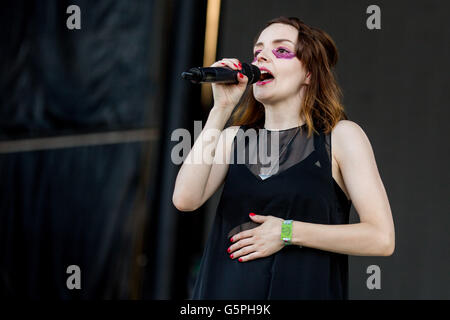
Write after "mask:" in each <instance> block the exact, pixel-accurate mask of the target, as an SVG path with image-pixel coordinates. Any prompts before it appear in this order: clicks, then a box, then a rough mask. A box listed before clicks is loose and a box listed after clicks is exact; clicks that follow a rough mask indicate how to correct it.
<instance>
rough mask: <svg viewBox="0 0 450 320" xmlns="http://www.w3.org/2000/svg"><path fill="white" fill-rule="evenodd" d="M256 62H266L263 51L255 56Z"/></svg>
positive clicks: (266, 57)
mask: <svg viewBox="0 0 450 320" xmlns="http://www.w3.org/2000/svg"><path fill="white" fill-rule="evenodd" d="M256 60H257V61H268V60H269V59H268V55H266V51H265V50H261V51H260V52H259V53H258V55H257V59H256Z"/></svg>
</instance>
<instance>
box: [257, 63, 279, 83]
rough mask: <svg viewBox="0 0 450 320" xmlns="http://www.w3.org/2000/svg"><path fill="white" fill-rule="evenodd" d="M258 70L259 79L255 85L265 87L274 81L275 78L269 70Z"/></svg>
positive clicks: (261, 68)
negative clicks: (259, 73) (259, 72)
mask: <svg viewBox="0 0 450 320" xmlns="http://www.w3.org/2000/svg"><path fill="white" fill-rule="evenodd" d="M259 70H261V77H260V79H259V81H258V82H257V83H256V84H257V85H265V84H266V83H269V82H272V81H273V80H274V78H275V77H274V75H273V73H272V72H271V71H270V70H269V69H267V68H266V67H260V68H259Z"/></svg>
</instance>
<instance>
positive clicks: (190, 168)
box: [173, 108, 231, 207]
mask: <svg viewBox="0 0 450 320" xmlns="http://www.w3.org/2000/svg"><path fill="white" fill-rule="evenodd" d="M230 112H231V111H229V110H224V109H222V108H212V109H211V111H210V113H209V116H208V119H207V121H206V123H205V127H204V128H203V130H202V132H201V133H200V134H199V136H198V137H197V139H196V140H195V142H194V145H193V147H192V148H191V150H190V152H189V154H188V155H187V157H186V159H185V160H184V162H183V164H182V166H181V168H180V170H179V172H178V175H177V178H176V181H175V188H174V195H173V199H174V200H175V201H174V202H176V203H177V204H178V206H180V207H192V206H194V205H195V204H197V203H198V202H199V201H200V200H201V196H202V194H203V192H204V189H205V186H206V183H207V180H208V177H209V174H210V171H211V167H212V163H213V160H214V154H215V149H216V147H217V143H218V140H219V137H220V133H221V132H222V130H223V128H224V126H225V124H226V122H227V120H228V118H229V117H230Z"/></svg>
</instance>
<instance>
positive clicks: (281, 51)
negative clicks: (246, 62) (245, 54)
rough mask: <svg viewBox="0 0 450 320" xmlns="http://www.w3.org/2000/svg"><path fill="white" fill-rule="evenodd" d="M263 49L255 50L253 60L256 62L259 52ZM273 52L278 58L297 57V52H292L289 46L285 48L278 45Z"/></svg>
mask: <svg viewBox="0 0 450 320" xmlns="http://www.w3.org/2000/svg"><path fill="white" fill-rule="evenodd" d="M260 52H261V50H256V51H255V54H254V55H255V57H254V59H253V61H252V62H255V61H256V59H257V57H258V53H260ZM272 53H273V54H274V56H275V57H277V58H278V59H293V58H295V56H296V54H295V53H293V52H291V51H290V50H289V49H287V48H283V47H278V48H276V49H273V50H272Z"/></svg>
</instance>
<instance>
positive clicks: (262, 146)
mask: <svg viewBox="0 0 450 320" xmlns="http://www.w3.org/2000/svg"><path fill="white" fill-rule="evenodd" d="M250 130H255V131H256V137H257V139H256V140H255V139H250V138H247V139H244V143H245V144H243V143H242V142H243V141H242V140H241V143H240V145H241V146H242V145H244V146H245V150H238V151H237V152H238V153H239V151H241V152H244V153H243V154H245V160H243V162H245V165H246V166H247V167H248V168H249V170H250V171H251V172H252V173H253V174H254V175H255V176H256V177H257V178H259V179H261V180H264V179H267V178H269V177H270V176H274V175H277V174H280V173H281V172H283V171H285V170H287V169H288V168H290V167H292V166H294V165H296V164H298V163H299V162H301V161H303V160H304V159H306V158H307V157H308V156H309V155H310V154H311V153H312V152H313V151H314V136H311V137H308V136H307V135H308V134H307V127H306V124H304V125H302V126H299V127H294V128H289V129H284V130H267V129H248V131H250ZM249 136H250V135H248V136H247V137H249ZM244 137H246V136H245V135H243V136H241V139H243V138H244ZM238 145H239V144H238ZM272 150H273V152H272ZM241 159H242V158H241ZM316 165H318V166H319V167H320V166H321V165H320V163H319V164H316Z"/></svg>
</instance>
